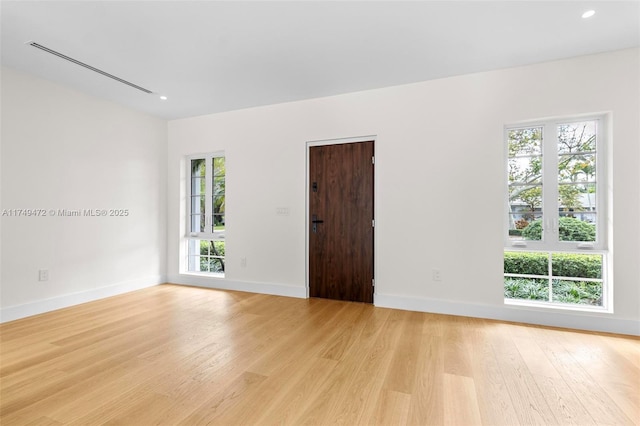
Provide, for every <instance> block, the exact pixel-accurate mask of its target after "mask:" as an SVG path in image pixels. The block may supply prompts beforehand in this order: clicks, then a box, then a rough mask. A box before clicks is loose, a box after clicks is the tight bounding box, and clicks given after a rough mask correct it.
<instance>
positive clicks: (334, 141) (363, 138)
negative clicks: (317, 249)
mask: <svg viewBox="0 0 640 426" xmlns="http://www.w3.org/2000/svg"><path fill="white" fill-rule="evenodd" d="M369 141H373V152H374V157H375V156H376V154H375V152H376V150H375V147H376V141H377V136H376V135H371V136H355V137H349V138H340V139H320V140H314V141H307V143H306V147H305V150H306V166H305V174H306V178H305V188H304V193H305V209H304V211H305V218H304V224H305V231H304V238H305V240H304V241H305V245H304V249H305V250H304V255H305V256H304V272H305V276H304V282H305V297H306V298H307V299H308V298H309V285H310V282H309V243H310V235H309V229H310V226H311V224H310V223H309V214H310V213H311V212H310V208H309V205H310V197H311V194H310V192H309V187H310V185H311V177H310V176H309V174H310V167H309V157H310V151H311V147H314V146H324V145H341V144H346V143H357V142H369ZM376 163H377V161H376ZM376 170H377V167H374V168H373V220H374V223H375V224H376V225H377V223H376V222H375V220H376V212H377V211H378V196H377V193H378V191H377V184H378V179H377V177H376ZM376 227H377V226H374V229H373V277H374V279H375V277H376V276H377V269H378V268H377V265H378V262H377V259H378V250H376V247H377V245H378V233H377V232H376V229H375V228H376ZM377 291H378V290H377V286H374V287H373V305H375V304H376V293H377Z"/></svg>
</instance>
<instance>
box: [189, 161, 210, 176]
mask: <svg viewBox="0 0 640 426" xmlns="http://www.w3.org/2000/svg"><path fill="white" fill-rule="evenodd" d="M205 172H206V163H205V160H204V158H200V159H197V160H191V177H198V176H199V177H204V176H205Z"/></svg>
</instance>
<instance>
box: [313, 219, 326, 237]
mask: <svg viewBox="0 0 640 426" xmlns="http://www.w3.org/2000/svg"><path fill="white" fill-rule="evenodd" d="M311 223H312V224H313V226H312V227H311V230H312V231H313V233H314V234H315V233H316V232H318V224H319V223H324V220H320V219H318V216H317V215H315V214H314V215H313V216H311Z"/></svg>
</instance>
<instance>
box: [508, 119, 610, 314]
mask: <svg viewBox="0 0 640 426" xmlns="http://www.w3.org/2000/svg"><path fill="white" fill-rule="evenodd" d="M603 127H604V119H603V118H602V117H590V118H580V119H573V120H571V119H569V120H548V121H542V122H537V123H533V124H527V125H522V126H520V125H518V126H508V127H507V128H506V131H505V136H506V149H507V181H508V194H507V197H506V198H507V203H506V204H507V213H506V223H507V226H506V232H505V253H504V294H505V299H506V301H508V302H514V301H520V302H522V301H526V302H527V303H545V304H554V305H558V306H565V307H566V306H567V305H576V307H586V306H590V307H600V308H603V307H606V306H607V302H608V301H607V298H608V296H607V292H606V281H607V280H606V274H605V270H606V264H607V239H606V235H605V234H606V222H605V216H606V211H607V209H606V206H605V201H606V197H604V194H605V188H606V187H605V185H604V176H605V173H604V170H603V165H604V149H603V147H604V146H605V144H604V140H603V139H604V137H603V135H604V132H603Z"/></svg>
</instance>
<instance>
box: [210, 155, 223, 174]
mask: <svg viewBox="0 0 640 426" xmlns="http://www.w3.org/2000/svg"><path fill="white" fill-rule="evenodd" d="M213 175H214V176H224V175H225V165H224V157H214V158H213Z"/></svg>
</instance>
